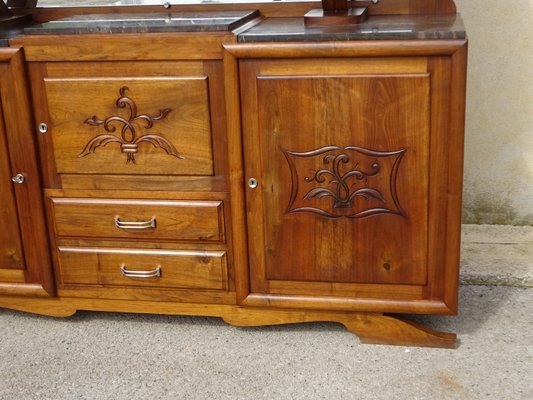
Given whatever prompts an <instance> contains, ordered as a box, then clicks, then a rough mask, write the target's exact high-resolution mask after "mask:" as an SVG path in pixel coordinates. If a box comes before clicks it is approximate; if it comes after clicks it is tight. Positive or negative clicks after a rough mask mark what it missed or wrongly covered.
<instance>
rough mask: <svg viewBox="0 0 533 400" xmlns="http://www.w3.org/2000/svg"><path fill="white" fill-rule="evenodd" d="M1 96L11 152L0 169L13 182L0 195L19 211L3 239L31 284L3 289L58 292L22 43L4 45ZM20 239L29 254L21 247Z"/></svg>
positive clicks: (5, 140) (3, 288)
mask: <svg viewBox="0 0 533 400" xmlns="http://www.w3.org/2000/svg"><path fill="white" fill-rule="evenodd" d="M0 100H1V108H0V110H1V113H2V118H3V123H2V124H0V125H2V128H0V136H1V137H2V138H0V142H3V143H0V146H2V144H3V145H4V146H5V145H7V149H6V148H5V147H4V148H2V149H0V150H1V151H2V152H5V153H4V154H5V156H6V158H5V159H4V160H2V165H1V166H0V169H2V173H1V175H2V177H3V178H4V179H5V180H4V181H3V182H2V186H4V185H9V189H7V190H5V191H4V190H2V194H1V195H0V197H2V202H3V203H4V205H3V206H2V209H3V210H6V208H4V207H8V209H7V210H8V211H9V212H10V213H13V214H11V217H10V218H7V219H6V221H10V228H11V229H13V230H11V231H9V233H10V234H11V235H12V239H9V240H6V241H5V242H4V241H2V243H0V246H1V248H2V251H1V254H2V255H3V257H4V254H5V253H4V246H6V245H7V248H8V250H7V253H8V254H7V256H8V258H9V257H11V258H13V257H14V259H13V260H16V265H13V264H12V263H10V264H11V267H13V266H16V267H17V268H23V270H24V283H25V284H27V285H25V284H22V283H21V284H17V285H15V284H11V283H8V284H6V285H4V284H2V283H0V292H4V293H17V294H19V295H29V296H33V295H38V296H41V295H53V294H54V290H55V287H54V282H53V276H52V270H51V266H50V253H49V250H48V239H47V234H46V227H45V218H44V207H43V202H42V191H41V177H40V173H39V169H38V168H37V160H38V158H37V154H36V143H35V138H34V135H33V128H32V125H31V111H30V110H31V107H30V101H29V95H28V87H27V83H26V69H25V65H24V57H23V52H22V50H21V49H19V48H5V49H0ZM2 118H0V119H2ZM6 150H7V151H6ZM8 153H9V154H8ZM7 160H9V164H10V165H9V169H7V168H8V167H7V165H6V161H7ZM16 174H22V175H23V176H24V177H25V180H24V182H23V183H22V184H13V182H11V179H10V176H13V175H16ZM6 180H7V181H6ZM13 193H14V195H15V200H16V203H17V209H16V211H15V210H13V208H12V205H9V204H10V197H11V196H12V195H13ZM11 199H12V198H11ZM14 218H16V219H17V220H18V226H19V229H17V227H16V225H14ZM19 235H20V236H19ZM19 238H20V239H19ZM19 240H20V243H21V244H22V253H23V254H20V253H19V249H18V244H17V243H18V241H19ZM13 245H14V246H13ZM17 259H19V260H17ZM3 267H4V265H0V268H3Z"/></svg>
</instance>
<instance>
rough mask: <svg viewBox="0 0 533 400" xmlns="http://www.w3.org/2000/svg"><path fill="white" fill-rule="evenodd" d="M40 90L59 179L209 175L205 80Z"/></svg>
mask: <svg viewBox="0 0 533 400" xmlns="http://www.w3.org/2000/svg"><path fill="white" fill-rule="evenodd" d="M154 68H155V65H154ZM123 72H124V73H125V74H126V73H127V71H123ZM176 73H177V74H179V73H180V72H179V69H178V70H177V71H176ZM44 86H45V91H46V100H47V104H48V112H49V131H48V133H47V135H49V136H50V140H51V141H52V143H53V151H54V156H53V157H54V161H55V165H56V171H57V173H58V174H103V175H106V174H117V173H120V174H124V175H138V174H140V175H166V176H168V175H213V173H214V171H213V153H212V142H211V130H210V120H209V101H208V86H207V77H205V76H200V77H191V76H185V77H183V78H137V79H128V78H122V79H120V78H119V79H116V80H115V79H112V80H110V79H109V78H105V79H96V78H88V79H86V80H83V79H81V78H76V79H73V80H71V79H66V78H65V79H53V78H52V79H51V78H45V80H44ZM119 92H120V93H119ZM126 96H128V97H126ZM87 99H93V100H92V101H91V103H90V105H88V104H87ZM117 99H122V100H123V101H124V102H123V103H121V104H118V102H119V101H120V100H117ZM139 116H141V117H139ZM136 118H137V119H136ZM140 118H142V119H140ZM148 118H150V119H148ZM128 119H129V121H128ZM147 127H148V128H147Z"/></svg>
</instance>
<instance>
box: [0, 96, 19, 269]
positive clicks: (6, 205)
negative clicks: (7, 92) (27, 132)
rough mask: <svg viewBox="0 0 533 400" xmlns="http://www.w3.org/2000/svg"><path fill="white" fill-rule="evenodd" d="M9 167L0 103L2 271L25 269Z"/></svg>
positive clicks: (0, 245) (0, 231)
mask: <svg viewBox="0 0 533 400" xmlns="http://www.w3.org/2000/svg"><path fill="white" fill-rule="evenodd" d="M12 176H14V174H12V173H11V166H10V165H9V152H8V148H7V142H6V135H5V129H4V118H3V115H2V108H1V103H0V182H2V190H1V191H0V221H2V226H3V228H2V229H1V230H0V271H1V270H2V269H11V268H17V269H22V268H24V257H23V255H22V243H21V241H20V227H19V221H18V217H17V203H16V200H15V190H14V188H13V185H12V182H11V177H12Z"/></svg>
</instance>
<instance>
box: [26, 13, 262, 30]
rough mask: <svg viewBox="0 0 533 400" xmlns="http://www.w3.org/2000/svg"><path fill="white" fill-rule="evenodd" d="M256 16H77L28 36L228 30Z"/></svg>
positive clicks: (37, 27)
mask: <svg viewBox="0 0 533 400" xmlns="http://www.w3.org/2000/svg"><path fill="white" fill-rule="evenodd" d="M258 16H259V11H257V10H255V11H205V12H175V13H173V12H169V13H120V14H89V15H77V16H73V17H68V18H64V19H60V20H56V21H50V22H46V23H43V24H37V25H33V26H30V27H28V28H26V29H25V30H24V33H26V34H31V35H50V34H54V35H57V34H84V33H146V32H213V31H231V30H233V29H236V28H238V27H239V26H242V25H243V24H245V23H246V22H248V21H250V20H252V19H254V18H256V17H258Z"/></svg>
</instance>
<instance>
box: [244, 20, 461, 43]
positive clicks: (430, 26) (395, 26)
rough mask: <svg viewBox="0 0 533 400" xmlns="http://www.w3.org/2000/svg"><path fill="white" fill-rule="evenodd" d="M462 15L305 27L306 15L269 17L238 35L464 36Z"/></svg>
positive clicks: (253, 38) (250, 38) (292, 38)
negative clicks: (300, 16) (304, 16)
mask: <svg viewBox="0 0 533 400" xmlns="http://www.w3.org/2000/svg"><path fill="white" fill-rule="evenodd" d="M465 38H466V31H465V28H464V25H463V21H462V19H461V17H460V16H459V15H451V16H434V15H416V16H412V15H411V16H398V15H387V16H371V17H369V18H368V20H366V21H365V22H363V23H361V24H359V25H350V26H328V27H305V26H304V20H303V18H269V19H266V20H264V21H263V22H261V23H260V24H258V25H256V26H254V27H252V28H251V29H249V30H247V31H246V32H243V33H241V34H240V35H239V42H300V41H327V40H402V39H403V40H405V39H465Z"/></svg>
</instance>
